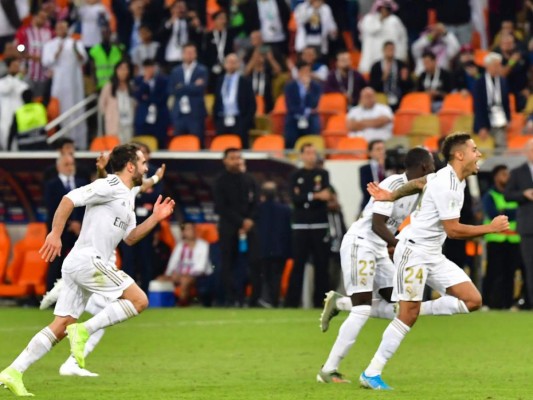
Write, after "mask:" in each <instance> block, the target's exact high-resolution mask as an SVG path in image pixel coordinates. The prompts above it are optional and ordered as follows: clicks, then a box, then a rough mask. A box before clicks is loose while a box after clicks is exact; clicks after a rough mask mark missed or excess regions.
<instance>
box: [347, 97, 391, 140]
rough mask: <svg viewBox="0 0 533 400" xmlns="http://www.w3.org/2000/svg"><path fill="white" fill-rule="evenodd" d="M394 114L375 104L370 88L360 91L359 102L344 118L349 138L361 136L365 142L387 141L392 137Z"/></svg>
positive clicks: (384, 106) (385, 107)
mask: <svg viewBox="0 0 533 400" xmlns="http://www.w3.org/2000/svg"><path fill="white" fill-rule="evenodd" d="M393 118H394V114H393V112H392V110H391V108H390V107H389V106H387V105H385V104H380V103H377V102H376V92H374V89H372V88H371V87H366V88H364V89H363V90H362V91H361V101H360V102H359V105H358V106H356V107H352V108H351V109H350V111H349V112H348V115H347V116H346V124H347V127H348V131H349V132H350V133H349V134H348V135H349V136H361V137H363V138H364V139H365V140H366V141H367V142H371V141H373V140H383V141H385V140H387V139H390V138H391V137H392V119H393Z"/></svg>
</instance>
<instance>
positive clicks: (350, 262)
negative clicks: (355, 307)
mask: <svg viewBox="0 0 533 400" xmlns="http://www.w3.org/2000/svg"><path fill="white" fill-rule="evenodd" d="M340 256H341V267H342V275H343V278H344V288H345V290H346V294H347V295H348V296H351V295H352V294H354V293H365V292H376V293H377V292H378V291H379V290H380V289H383V288H387V287H392V284H393V277H394V264H393V263H392V261H391V259H390V258H389V256H388V253H387V252H386V251H384V252H382V253H381V254H377V252H376V251H375V250H373V249H372V248H370V247H368V246H365V244H364V241H363V240H361V239H357V236H356V235H344V238H343V239H342V244H341V249H340Z"/></svg>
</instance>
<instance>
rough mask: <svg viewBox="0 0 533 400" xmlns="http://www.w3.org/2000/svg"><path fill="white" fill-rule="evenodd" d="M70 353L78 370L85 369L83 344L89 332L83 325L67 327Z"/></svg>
mask: <svg viewBox="0 0 533 400" xmlns="http://www.w3.org/2000/svg"><path fill="white" fill-rule="evenodd" d="M67 335H68V341H69V342H70V353H71V354H72V356H73V357H74V358H75V359H76V362H77V363H78V365H79V366H80V368H85V354H84V352H85V343H87V340H88V339H89V332H87V329H86V328H85V325H83V324H71V325H69V326H67Z"/></svg>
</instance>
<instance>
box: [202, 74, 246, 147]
mask: <svg viewBox="0 0 533 400" xmlns="http://www.w3.org/2000/svg"><path fill="white" fill-rule="evenodd" d="M223 83H224V76H222V77H221V78H220V80H219V81H218V85H217V88H216V90H215V104H214V106H213V115H214V117H215V127H216V132H217V135H221V134H224V133H233V134H235V135H238V136H240V138H241V140H242V146H243V148H244V149H247V148H249V147H250V146H249V139H248V131H249V130H250V129H253V127H254V118H255V110H256V104H255V94H254V90H253V89H252V83H251V82H250V81H249V80H248V79H246V78H245V77H243V76H241V75H239V83H238V85H239V86H238V89H237V107H238V109H239V113H238V114H237V116H236V117H235V125H234V126H226V125H225V121H224V103H223V101H222V97H223V94H222V86H223Z"/></svg>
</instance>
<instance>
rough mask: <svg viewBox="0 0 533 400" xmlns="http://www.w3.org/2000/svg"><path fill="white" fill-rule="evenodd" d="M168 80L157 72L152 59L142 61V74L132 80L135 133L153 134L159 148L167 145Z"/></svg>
mask: <svg viewBox="0 0 533 400" xmlns="http://www.w3.org/2000/svg"><path fill="white" fill-rule="evenodd" d="M167 86H168V80H167V78H166V77H165V76H163V75H161V74H159V73H157V64H156V63H155V61H154V60H145V61H144V62H143V75H142V76H138V77H136V78H135V80H134V89H133V96H134V97H135V100H136V101H137V108H136V109H135V117H134V122H133V125H134V133H135V135H153V136H155V137H156V138H157V141H158V143H159V148H161V149H164V148H166V147H167V128H168V125H169V120H170V116H169V112H168V108H167V99H168V95H167Z"/></svg>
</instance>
